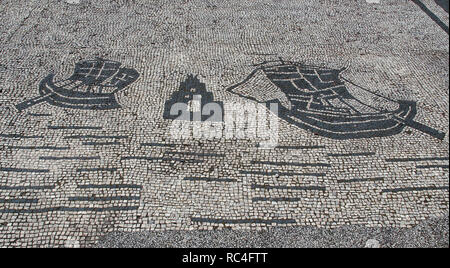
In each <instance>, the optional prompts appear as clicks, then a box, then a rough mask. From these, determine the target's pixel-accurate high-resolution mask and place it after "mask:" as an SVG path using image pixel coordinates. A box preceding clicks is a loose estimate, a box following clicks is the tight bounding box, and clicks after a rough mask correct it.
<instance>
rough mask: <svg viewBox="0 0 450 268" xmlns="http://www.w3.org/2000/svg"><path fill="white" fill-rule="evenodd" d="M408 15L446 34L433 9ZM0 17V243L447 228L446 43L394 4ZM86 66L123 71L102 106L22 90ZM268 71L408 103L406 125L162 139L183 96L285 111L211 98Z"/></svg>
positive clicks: (196, 4)
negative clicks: (294, 71)
mask: <svg viewBox="0 0 450 268" xmlns="http://www.w3.org/2000/svg"><path fill="white" fill-rule="evenodd" d="M422 3H424V4H425V5H426V7H427V8H428V9H429V11H430V12H431V13H432V14H435V16H436V17H438V18H440V20H442V21H443V22H444V23H445V24H446V25H448V13H447V12H446V11H445V10H444V9H443V8H441V7H440V6H439V5H436V3H435V1H431V0H426V1H425V0H424V1H422ZM0 10H1V12H0V21H1V23H0V32H1V35H0V47H1V51H2V53H1V54H0V121H1V124H0V156H1V157H0V246H2V247H30V246H33V247H46V246H61V247H64V246H74V245H75V246H82V247H85V246H93V245H95V244H96V243H97V241H98V240H99V238H100V237H102V236H103V235H105V234H107V233H109V232H117V231H118V232H125V233H129V232H143V231H169V230H174V231H198V230H217V229H219V230H223V229H232V230H237V231H243V230H252V231H260V230H267V229H272V228H276V227H286V228H294V227H301V226H303V227H305V226H306V227H311V228H324V229H330V228H332V229H334V228H338V227H339V228H351V227H348V226H354V225H362V226H365V228H412V227H414V226H416V225H417V224H420V223H421V222H423V221H424V220H427V219H429V218H432V217H443V216H445V215H448V211H449V193H448V189H449V179H448V176H449V171H448V170H449V163H448V161H449V149H448V146H449V144H448V142H449V138H448V129H449V102H448V98H449V95H448V92H449V91H448V86H449V84H448V82H449V80H448V73H449V62H448V57H449V39H448V30H447V33H446V32H445V29H444V28H442V27H439V25H437V23H436V21H435V20H433V19H432V18H431V17H430V16H429V14H427V13H426V12H424V11H423V10H422V9H420V8H419V7H418V6H417V5H415V4H414V3H412V2H408V1H395V0H382V1H380V3H379V4H376V3H372V4H369V3H367V2H366V1H364V0H361V1H359V0H358V1H316V0H307V1H290V0H282V1H270V0H257V1H244V0H239V1H237V0H236V1H235V0H229V1H215V0H170V1H169V0H167V1H163V0H157V1H156V0H155V1H137V0H136V1H125V0H119V1H102V0H80V1H57V0H39V1H37V0H36V1H12V0H4V1H2V4H1V6H0ZM447 29H448V26H447ZM96 57H101V58H103V59H108V60H112V61H115V62H120V63H121V68H122V67H123V68H131V69H134V70H136V71H137V72H138V73H139V78H138V80H137V81H135V82H133V83H131V84H129V85H128V84H127V87H126V88H124V89H122V90H120V91H119V92H114V95H113V98H112V99H108V98H106V99H108V100H107V101H109V102H108V103H107V104H108V105H109V104H111V103H112V104H114V105H116V104H117V105H118V106H117V107H116V106H114V107H115V109H109V110H105V109H94V110H93V109H89V107H90V106H89V105H92V103H87V104H86V105H85V106H84V107H83V108H80V109H78V108H76V107H75V106H72V107H71V108H67V107H62V106H61V105H60V104H61V103H58V100H55V99H56V96H57V95H55V94H53V93H50V94H49V95H47V96H46V95H45V94H46V92H45V91H42V90H41V92H40V91H39V88H41V89H45V88H47V89H48V88H51V81H52V80H44V78H46V77H48V75H49V74H54V77H53V78H54V80H55V81H61V80H63V79H65V78H68V77H70V76H71V75H72V74H73V72H74V69H73V68H74V66H75V64H76V63H80V62H83V61H85V60H91V59H95V58H96ZM280 58H281V59H282V60H283V62H290V63H291V62H294V63H301V64H305V65H313V66H322V67H327V68H330V69H329V70H344V69H345V71H344V72H343V74H342V75H343V77H345V78H346V79H348V81H352V82H353V83H354V84H350V83H346V88H347V90H348V91H349V92H350V93H351V95H352V96H353V97H354V98H355V99H358V100H364V101H365V102H366V103H367V104H369V105H370V106H372V107H380V111H381V110H382V111H385V110H391V109H393V108H395V107H393V106H392V103H391V102H388V101H385V100H384V99H383V98H382V97H380V96H384V97H385V98H388V99H391V100H406V101H410V102H415V105H416V113H417V114H416V115H415V116H414V122H418V123H420V124H422V125H420V126H418V125H417V124H416V125H413V124H412V123H411V122H412V121H401V120H403V118H400V119H398V118H397V119H395V120H394V121H395V124H397V125H398V126H400V127H401V129H400V131H398V133H391V134H392V135H380V136H377V135H373V137H372V136H371V137H362V138H361V137H359V138H348V139H335V138H330V137H326V136H324V135H322V134H320V133H319V134H318V133H315V132H314V130H311V129H305V128H303V127H302V125H300V124H296V123H292V122H290V121H289V120H284V119H286V118H285V117H282V116H280V117H281V119H282V120H280V121H279V126H278V127H279V132H278V143H279V144H278V147H277V148H272V149H262V148H260V143H259V140H257V139H250V138H247V139H237V138H226V137H222V138H216V139H209V140H207V139H201V138H192V139H184V140H179V139H174V138H173V136H171V135H170V127H171V124H172V123H173V120H171V119H165V118H164V116H163V115H164V113H165V110H166V107H165V105H166V103H167V101H168V100H170V98H171V96H174V92H176V91H177V90H183V89H188V90H189V86H192V85H197V87H198V86H200V85H202V86H204V90H205V92H206V93H205V94H209V93H212V96H213V100H214V101H215V102H217V103H223V104H224V105H225V106H226V105H227V103H246V104H252V103H253V104H254V103H256V101H258V102H260V103H264V102H267V101H269V100H272V99H273V98H275V99H276V98H279V100H280V104H281V105H285V106H286V105H287V104H289V102H292V99H289V98H288V99H283V98H282V95H279V92H278V93H276V92H275V93H273V87H269V86H267V87H263V86H261V91H258V90H260V88H259V87H256V88H255V87H252V83H253V80H249V81H247V82H248V83H247V84H245V83H244V84H242V85H244V86H243V89H242V88H236V89H239V92H237V93H238V94H236V92H230V90H227V89H230V87H231V86H232V85H236V84H238V83H240V82H242V81H245V79H246V78H247V77H248V76H249V75H250V74H252V73H253V72H255V69H256V68H257V67H256V66H255V64H259V63H262V62H269V61H279V59H280ZM283 66H284V65H283ZM322 67H321V68H322ZM264 71H265V74H266V75H268V74H267V73H268V69H264ZM302 72H305V70H303V69H302ZM125 73H127V72H125ZM128 73H129V72H128ZM257 75H260V74H257V72H255V76H254V79H258V76H257ZM119 78H120V79H124V80H126V77H125V76H123V77H122V76H121V77H118V78H117V79H116V80H114V79H113V80H112V82H111V81H110V83H111V84H114V85H115V86H117V85H118V83H120V81H119V80H120V79H119ZM194 78H195V79H197V80H194ZM189 79H190V80H189ZM191 80H192V81H191ZM42 81H47V82H48V83H47V84H45V83H44V84H43V82H42ZM188 81H189V83H188ZM194 81H195V83H194ZM261 81H262V80H257V83H263V82H261ZM129 82H131V80H129ZM49 85H50V86H49ZM257 85H264V84H257ZM358 86H359V87H358ZM362 87H363V88H365V89H370V91H373V92H374V93H376V94H375V95H374V94H373V93H369V92H368V91H366V90H362V89H361V88H362ZM105 88H107V87H105ZM57 89H58V88H57ZM197 89H199V88H197ZM90 90H93V88H92V87H89V86H88V87H87V89H86V91H90ZM103 90H104V89H103ZM242 90H243V91H242ZM202 92H203V91H202ZM272 93H273V94H275V95H271V94H272ZM39 94H41V95H42V96H43V98H44V97H45V99H42V100H41V99H35V101H36V105H33V106H30V107H27V109H26V110H23V111H22V112H18V110H17V107H16V105H18V104H19V103H23V102H24V101H27V100H30V99H32V98H36V97H37V96H39ZM243 94H244V95H243ZM276 94H278V95H276ZM175 95H176V94H175ZM80 96H81V95H77V97H80ZM208 96H211V95H208ZM242 96H244V97H242ZM273 96H275V97H273ZM280 96H281V97H280ZM71 97H75V95H73V96H71ZM109 97H111V96H110V95H109ZM72 101H73V99H71V100H70V101H69V102H72ZM105 103H106V102H102V103H101V106H100V108H101V107H103V108H104V107H108V105H104V104H105ZM65 104H67V103H65ZM71 105H74V104H73V103H71ZM76 105H79V104H76ZM95 105H97V104H95ZM87 106H89V107H87ZM74 108H76V109H74ZM365 112H369V111H363V113H362V114H364V113H365ZM291 115H292V114H291ZM225 116H226V115H225ZM293 117H295V118H294V119H293V120H297V119H299V118H300V117H299V116H298V114H295V113H294V116H293ZM291 118H292V117H291ZM389 120H391V117H389ZM389 120H388V123H391V121H392V120H391V121H389ZM398 120H400V121H398ZM369 121H370V120H369ZM392 122H393V121H392ZM202 124H203V123H199V122H194V123H192V125H193V127H196V126H197V127H198V126H199V125H200V126H201V125H202ZM215 124H217V126H218V127H219V128H224V123H223V122H221V121H220V120H219V121H218V122H215ZM423 126H427V127H428V128H429V129H432V130H434V131H437V132H439V133H445V137H444V138H443V139H438V138H436V137H435V136H433V135H430V132H428V133H427V131H426V130H427V129H426V128H424V127H423ZM437 132H436V133H437ZM351 137H353V136H351ZM447 228H448V222H447ZM280 232H282V231H280ZM447 233H448V232H447ZM447 237H448V235H447ZM368 239H370V238H368ZM447 240H448V239H447ZM365 242H366V241H364V243H365ZM364 243H363V244H364ZM447 243H448V241H447ZM363 244H361V245H362V246H363ZM439 245H442V243H441V244H439Z"/></svg>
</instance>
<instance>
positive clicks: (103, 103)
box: [39, 75, 120, 110]
mask: <svg viewBox="0 0 450 268" xmlns="http://www.w3.org/2000/svg"><path fill="white" fill-rule="evenodd" d="M53 79H54V75H49V76H47V77H46V78H45V79H43V80H42V82H41V84H40V86H39V92H40V94H41V95H42V96H48V98H47V99H46V101H47V102H48V103H49V104H51V105H55V106H59V107H64V108H72V109H84V110H110V109H117V108H120V105H119V104H118V102H117V100H116V97H115V95H114V94H111V93H93V92H79V91H72V90H68V89H65V88H62V87H57V86H56V85H55V83H54V80H53Z"/></svg>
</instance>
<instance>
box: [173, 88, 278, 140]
mask: <svg viewBox="0 0 450 268" xmlns="http://www.w3.org/2000/svg"><path fill="white" fill-rule="evenodd" d="M201 99H202V96H201V95H194V96H193V99H192V100H191V101H190V102H188V103H180V102H179V103H175V104H173V105H172V106H171V108H170V115H171V116H175V119H174V120H173V121H172V123H171V125H170V135H171V138H172V139H205V140H214V139H226V140H252V141H256V142H259V143H260V147H262V148H264V147H268V148H273V147H276V146H277V145H278V129H279V122H278V103H270V104H268V105H267V106H266V105H265V104H261V103H253V102H224V103H223V105H222V104H221V103H217V102H211V103H206V104H205V103H203V105H202V100H201Z"/></svg>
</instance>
